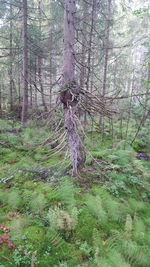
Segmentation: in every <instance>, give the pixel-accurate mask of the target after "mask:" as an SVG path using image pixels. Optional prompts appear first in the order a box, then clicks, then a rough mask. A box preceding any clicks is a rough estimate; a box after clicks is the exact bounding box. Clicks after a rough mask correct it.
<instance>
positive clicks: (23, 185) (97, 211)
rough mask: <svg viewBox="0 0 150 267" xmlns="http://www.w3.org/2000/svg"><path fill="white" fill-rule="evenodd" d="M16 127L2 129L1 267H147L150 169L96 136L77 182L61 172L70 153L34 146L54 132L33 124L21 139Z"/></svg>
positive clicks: (131, 151) (130, 150) (8, 125)
mask: <svg viewBox="0 0 150 267" xmlns="http://www.w3.org/2000/svg"><path fill="white" fill-rule="evenodd" d="M13 127H14V124H13V123H12V122H10V121H8V122H6V121H2V127H1V133H0V144H1V150H0V214H1V216H0V246H1V249H0V267H8V266H21V267H27V266H31V262H32V263H33V262H34V263H33V264H34V266H37V267H38V266H39V267H43V266H47V267H49V266H53V267H83V266H89V267H95V266H106V267H107V266H108V267H120V266H123V267H129V266H131V267H132V266H133V267H134V266H135V267H148V266H149V245H150V238H149V237H150V235H149V234H148V233H149V224H150V220H149V202H148V201H149V184H148V180H149V167H150V165H149V162H146V161H144V160H141V161H139V160H137V159H136V151H135V150H134V148H133V147H131V146H130V145H128V144H127V145H126V149H124V141H121V142H118V141H117V143H113V145H112V140H111V138H110V136H109V135H107V136H105V137H103V138H104V139H103V140H102V138H101V135H100V134H99V133H96V131H95V132H94V133H93V136H92V139H90V138H91V137H90V133H87V135H89V137H90V138H87V139H86V140H85V142H86V145H87V149H88V151H90V155H88V157H87V162H86V166H85V168H84V170H83V172H82V173H81V175H80V177H77V178H76V179H75V178H72V177H69V176H68V175H67V172H66V166H67V164H68V163H69V162H68V161H66V163H65V164H66V165H65V164H64V165H63V164H60V162H61V161H62V157H63V155H64V152H61V153H60V154H57V155H55V156H51V155H52V149H51V147H50V146H44V147H43V146H39V145H36V146H34V144H35V143H40V142H42V141H43V140H44V139H46V138H47V137H48V131H49V130H48V129H45V128H44V127H43V129H42V128H41V129H40V131H38V129H37V128H36V127H34V130H33V129H32V123H31V122H30V125H29V126H28V128H27V129H25V130H24V131H23V132H20V133H19V134H18V136H16V133H15V132H13V133H12V129H14V128H13ZM15 127H18V128H19V125H18V124H17V126H15ZM132 131H133V129H132ZM132 131H131V132H132ZM45 132H46V134H45ZM5 133H6V135H5ZM52 165H54V166H53V167H51V168H50V169H49V168H48V167H50V166H52Z"/></svg>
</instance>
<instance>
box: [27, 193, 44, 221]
mask: <svg viewBox="0 0 150 267" xmlns="http://www.w3.org/2000/svg"><path fill="white" fill-rule="evenodd" d="M29 205H30V207H31V211H32V212H33V214H36V215H39V216H42V214H43V213H44V209H45V207H46V199H45V197H44V195H43V194H42V193H39V194H36V192H35V198H34V199H32V200H31V202H30V203H29Z"/></svg>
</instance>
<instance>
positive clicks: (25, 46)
mask: <svg viewBox="0 0 150 267" xmlns="http://www.w3.org/2000/svg"><path fill="white" fill-rule="evenodd" d="M22 4H23V102H22V114H21V121H22V124H23V126H24V125H25V123H26V121H27V112H28V39H27V18H28V15H27V0H23V2H22Z"/></svg>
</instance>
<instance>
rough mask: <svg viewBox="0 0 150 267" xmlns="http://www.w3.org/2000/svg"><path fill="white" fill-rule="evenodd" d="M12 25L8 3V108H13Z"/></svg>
mask: <svg viewBox="0 0 150 267" xmlns="http://www.w3.org/2000/svg"><path fill="white" fill-rule="evenodd" d="M12 27H13V23H12V5H11V3H10V34H9V45H10V52H9V54H10V56H9V59H10V62H9V64H10V65H9V91H10V97H9V98H10V100H9V102H10V110H11V111H12V110H13V72H12V68H13V66H12V63H13V54H12Z"/></svg>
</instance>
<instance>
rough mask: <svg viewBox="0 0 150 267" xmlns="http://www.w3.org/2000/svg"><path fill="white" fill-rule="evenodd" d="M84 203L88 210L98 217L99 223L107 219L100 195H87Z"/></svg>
mask: <svg viewBox="0 0 150 267" xmlns="http://www.w3.org/2000/svg"><path fill="white" fill-rule="evenodd" d="M86 205H87V207H88V209H89V212H90V213H91V214H92V215H93V216H95V217H96V218H98V220H99V221H100V222H101V223H105V222H106V220H107V213H106V211H105V210H104V208H103V206H102V199H101V198H100V196H98V195H97V196H92V195H87V197H86Z"/></svg>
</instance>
